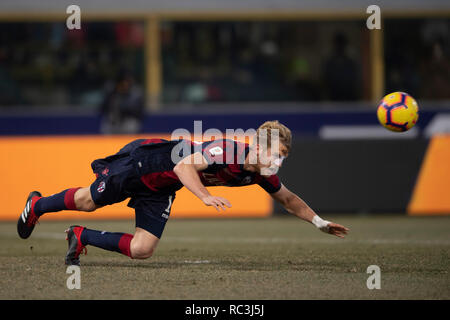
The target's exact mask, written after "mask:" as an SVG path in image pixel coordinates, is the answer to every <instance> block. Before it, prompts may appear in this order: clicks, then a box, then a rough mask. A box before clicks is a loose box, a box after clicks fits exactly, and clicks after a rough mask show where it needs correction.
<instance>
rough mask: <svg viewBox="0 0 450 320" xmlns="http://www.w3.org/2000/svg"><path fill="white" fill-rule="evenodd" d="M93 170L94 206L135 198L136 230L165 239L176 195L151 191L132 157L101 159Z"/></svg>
mask: <svg viewBox="0 0 450 320" xmlns="http://www.w3.org/2000/svg"><path fill="white" fill-rule="evenodd" d="M92 168H93V170H94V173H95V174H96V176H97V179H96V180H95V181H94V183H92V184H91V187H90V190H91V196H92V200H93V201H94V203H95V204H97V205H99V206H106V205H110V204H114V203H118V202H122V201H124V200H126V199H128V198H131V199H130V201H129V203H128V206H129V207H131V208H134V210H135V215H136V227H138V228H142V229H144V230H147V231H148V232H150V233H151V234H153V235H154V236H156V237H158V238H161V235H162V233H163V231H164V227H165V226H166V222H167V220H168V219H169V216H170V211H171V208H172V203H173V201H174V200H175V193H174V192H173V193H170V194H166V193H155V192H152V191H151V190H150V189H148V188H147V186H145V184H144V183H142V182H141V181H140V178H139V175H138V173H137V171H136V169H135V167H134V165H133V161H132V159H131V158H130V157H128V156H126V157H121V158H118V159H113V160H112V161H106V160H105V159H99V160H96V161H94V162H93V163H92Z"/></svg>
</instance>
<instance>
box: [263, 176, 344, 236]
mask: <svg viewBox="0 0 450 320" xmlns="http://www.w3.org/2000/svg"><path fill="white" fill-rule="evenodd" d="M271 195H272V198H274V199H275V200H277V201H278V202H280V203H281V204H282V205H283V207H284V208H285V209H286V210H287V211H288V212H289V213H291V214H293V215H295V216H297V217H299V218H300V219H303V220H305V221H308V222H311V223H312V224H314V225H315V226H316V227H317V228H319V229H320V230H321V231H323V232H326V233H329V234H332V235H335V236H337V237H339V238H344V236H345V235H346V234H347V232H348V231H349V229H348V228H346V227H344V226H342V225H340V224H337V223H334V222H330V221H326V220H323V219H321V218H320V217H319V216H318V215H317V214H316V213H315V212H314V211H313V210H312V209H311V208H310V207H309V206H308V205H307V204H306V203H305V202H304V201H303V200H302V199H300V197H299V196H297V195H296V194H294V193H293V192H291V191H289V190H288V189H287V188H286V187H285V186H284V185H281V189H280V190H278V191H277V192H275V193H272V194H271Z"/></svg>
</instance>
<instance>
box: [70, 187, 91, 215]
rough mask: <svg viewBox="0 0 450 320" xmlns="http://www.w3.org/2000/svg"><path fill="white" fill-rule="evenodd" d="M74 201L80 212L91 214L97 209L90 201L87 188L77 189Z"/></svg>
mask: <svg viewBox="0 0 450 320" xmlns="http://www.w3.org/2000/svg"><path fill="white" fill-rule="evenodd" d="M74 201H75V204H76V206H77V209H78V210H80V211H86V212H92V211H94V210H95V209H97V205H96V204H95V203H94V201H93V200H92V197H91V192H90V189H89V188H81V189H79V190H78V191H77V192H76V193H75V195H74Z"/></svg>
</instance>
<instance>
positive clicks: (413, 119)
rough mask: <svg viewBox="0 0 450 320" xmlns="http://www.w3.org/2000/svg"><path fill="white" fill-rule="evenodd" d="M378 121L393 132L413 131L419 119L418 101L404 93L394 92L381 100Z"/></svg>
mask: <svg viewBox="0 0 450 320" xmlns="http://www.w3.org/2000/svg"><path fill="white" fill-rule="evenodd" d="M377 116H378V121H379V122H380V123H381V125H382V126H383V127H385V128H386V129H389V130H391V131H397V132H403V131H407V130H409V129H411V128H412V127H414V125H415V124H416V123H417V120H418V119H419V106H418V105H417V102H416V100H414V98H413V97H411V96H410V95H409V94H407V93H404V92H393V93H390V94H388V95H386V96H385V97H384V98H383V100H381V102H380V104H379V105H378V109H377Z"/></svg>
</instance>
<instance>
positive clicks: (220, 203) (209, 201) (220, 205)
mask: <svg viewBox="0 0 450 320" xmlns="http://www.w3.org/2000/svg"><path fill="white" fill-rule="evenodd" d="M202 200H203V203H204V204H205V205H207V206H212V207H214V208H216V210H217V211H220V210H224V211H225V209H226V207H228V208H231V204H230V202H229V201H228V200H227V199H225V198H222V197H215V196H207V197H205V198H203V199H202Z"/></svg>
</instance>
